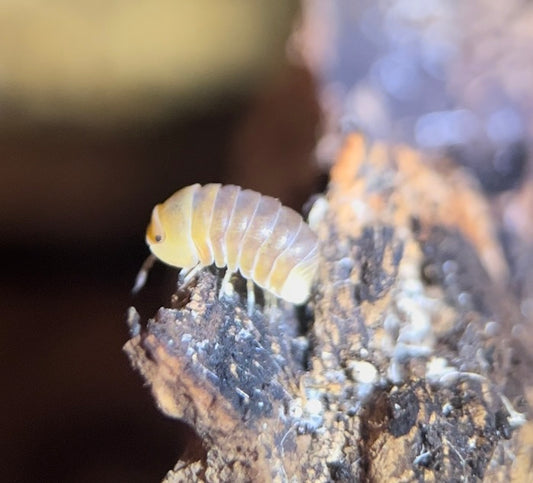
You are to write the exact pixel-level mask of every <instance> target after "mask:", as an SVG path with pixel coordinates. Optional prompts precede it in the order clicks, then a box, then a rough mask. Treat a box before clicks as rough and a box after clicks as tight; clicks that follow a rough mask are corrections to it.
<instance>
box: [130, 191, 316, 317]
mask: <svg viewBox="0 0 533 483" xmlns="http://www.w3.org/2000/svg"><path fill="white" fill-rule="evenodd" d="M146 242H147V244H148V246H149V247H150V250H151V252H152V254H153V255H154V256H155V257H156V258H157V259H159V260H161V261H162V262H164V263H166V264H168V265H172V266H175V267H179V268H181V269H182V270H183V271H184V272H185V273H186V276H185V280H186V281H188V280H190V279H191V278H192V277H193V276H194V275H195V274H196V273H197V272H198V270H200V269H202V268H204V267H207V266H209V265H212V264H215V265H216V266H217V267H219V268H221V267H227V270H226V275H225V277H224V281H223V283H222V287H224V284H227V283H229V280H230V277H231V275H232V274H234V273H235V272H237V271H238V272H240V273H241V275H242V276H243V277H244V278H246V279H247V280H248V295H249V308H250V298H251V297H250V288H251V289H252V291H251V292H252V293H253V283H256V284H257V285H258V286H259V287H261V288H262V289H264V290H266V291H267V292H270V293H272V294H274V295H275V296H277V297H280V298H281V299H283V300H286V301H288V302H291V303H293V304H297V305H299V304H303V303H304V302H305V301H306V300H307V299H308V298H309V296H310V293H311V286H312V283H313V279H314V277H315V274H316V271H317V268H318V258H319V246H318V239H317V237H316V235H315V234H314V233H313V231H311V229H310V228H309V226H308V225H307V224H306V223H305V222H304V221H303V219H302V217H301V216H300V215H299V214H298V213H296V212H295V211H294V210H292V209H290V208H287V207H286V206H283V205H282V204H281V203H280V202H279V201H278V200H277V199H275V198H272V197H270V196H263V195H261V194H260V193H257V192H256V191H252V190H248V189H241V188H240V187H239V186H234V185H226V186H223V185H220V184H207V185H205V186H200V185H199V184H194V185H191V186H187V187H185V188H183V189H181V190H179V191H177V192H176V193H174V194H173V195H172V196H171V197H170V198H168V199H167V200H166V201H165V202H164V203H161V204H159V205H156V206H155V208H154V209H153V211H152V219H151V221H150V224H149V225H148V229H147V230H146ZM147 262H148V263H146V264H145V267H143V269H141V272H140V273H139V276H138V278H137V282H136V286H135V289H138V288H140V287H141V286H142V285H143V284H144V280H145V279H146V273H147V269H148V268H149V265H150V264H151V262H152V260H150V261H147ZM135 289H134V290H135ZM251 300H252V303H253V299H251Z"/></svg>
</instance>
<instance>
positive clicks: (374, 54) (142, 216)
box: [0, 0, 533, 482]
mask: <svg viewBox="0 0 533 483" xmlns="http://www.w3.org/2000/svg"><path fill="white" fill-rule="evenodd" d="M532 85H533V4H531V2H527V1H526V0H509V1H507V2H499V1H497V0H472V1H470V2H460V1H457V0H351V1H350V0H335V1H331V2H323V1H320V0H305V1H303V2H300V1H296V0H271V1H269V2H258V1H250V0H232V1H228V2H218V1H216V0H197V1H195V2H173V1H170V0H151V1H140V2H134V3H132V2H128V1H125V0H115V1H113V2H95V1H94V0H71V1H69V2H66V1H62V0H49V1H47V2H43V1H38V0H37V1H32V2H21V1H19V0H3V1H2V2H0V206H1V209H0V222H1V223H0V237H1V240H2V242H3V243H2V245H3V247H4V257H3V260H2V267H3V270H2V278H1V280H2V282H1V292H0V317H1V321H0V347H1V356H2V357H1V362H0V367H1V368H2V377H3V381H4V390H3V396H2V398H1V399H0V401H1V402H0V404H1V406H0V410H1V415H2V416H1V418H2V419H1V423H0V430H1V434H0V442H1V443H0V444H1V445H2V447H1V451H0V454H1V456H0V464H1V467H2V474H3V475H5V481H24V482H26V481H76V482H80V481H81V482H84V481H87V482H89V481H114V482H116V481H130V482H134V481H139V482H143V481H159V480H160V479H161V478H162V477H163V476H164V474H165V472H166V471H167V470H168V469H170V468H171V467H172V466H173V464H174V463H175V461H176V460H177V458H178V457H179V454H180V451H181V450H182V448H183V445H184V442H185V441H186V440H187V437H188V436H189V433H188V431H187V429H186V428H184V427H182V426H180V424H179V423H178V422H176V421H173V420H170V419H167V418H165V417H164V416H163V415H162V414H160V413H159V412H158V410H157V409H156V408H155V406H154V404H153V401H152V399H151V397H150V395H149V391H148V388H145V387H143V386H142V381H141V378H140V377H139V376H138V375H137V374H135V373H134V372H133V370H132V369H131V368H130V367H129V366H128V362H127V360H126V357H125V356H124V355H123V353H122V352H121V347H122V345H123V344H124V343H125V341H126V340H127V339H128V331H127V327H126V324H125V314H126V310H127V307H128V306H130V305H132V304H134V305H135V306H136V307H137V308H138V309H139V311H140V312H141V316H142V317H143V318H144V319H146V318H147V317H149V316H151V315H152V314H153V313H154V312H155V310H156V309H157V308H158V307H159V306H160V305H162V304H163V303H165V302H166V301H167V300H168V297H169V295H170V293H171V290H172V280H173V279H175V276H176V274H175V272H173V271H172V270H169V269H165V268H164V267H162V266H156V268H155V269H154V270H153V272H152V273H151V276H150V278H149V282H148V285H147V287H146V288H145V289H144V290H143V291H142V292H141V294H140V295H139V296H138V297H135V298H133V297H131V295H130V289H131V286H132V284H133V280H134V278H135V275H136V273H137V271H138V269H139V267H140V265H141V263H142V262H143V260H144V258H145V257H146V255H147V254H148V250H147V248H146V247H145V244H144V230H145V227H146V224H147V222H148V218H149V216H150V212H151V209H152V207H153V205H154V204H155V203H157V202H159V201H162V200H164V199H166V198H167V197H168V196H169V195H170V194H172V193H173V192H174V191H175V190H177V189H178V188H180V187H182V186H185V185H188V184H191V183H195V182H199V183H206V182H223V183H234V184H238V185H242V186H244V187H248V188H253V189H256V190H259V191H261V192H262V193H264V194H269V195H272V196H276V197H278V198H280V199H281V200H282V201H283V202H284V203H285V204H288V205H290V206H292V207H294V208H295V209H297V210H301V207H302V205H303V204H304V203H305V201H306V200H307V199H308V198H309V197H310V196H311V195H312V194H313V193H316V192H319V191H320V190H322V189H323V188H324V180H325V176H326V174H327V170H328V169H329V166H330V165H331V163H332V161H333V159H334V157H335V154H336V152H337V150H338V148H339V146H340V143H341V140H342V135H343V133H346V132H347V131H352V130H362V131H363V132H364V133H365V134H366V135H367V136H368V138H369V139H375V140H382V141H386V142H404V143H408V144H410V145H412V146H414V147H415V148H417V149H419V150H422V151H424V152H425V153H428V155H430V154H432V153H439V154H442V153H444V154H446V155H448V156H449V157H451V158H452V159H453V160H455V161H456V162H457V163H459V164H461V165H463V166H464V167H465V169H467V170H468V171H470V173H472V175H473V176H474V177H475V179H477V180H478V182H479V186H480V187H481V188H482V189H483V190H484V191H485V193H486V194H487V196H488V197H489V200H490V202H491V207H492V209H493V212H494V216H495V219H496V220H497V221H498V223H499V228H500V234H501V238H502V241H503V242H504V245H505V248H506V250H507V254H508V261H509V265H510V267H511V273H512V284H513V289H514V290H515V293H516V294H517V297H518V299H519V301H520V304H521V309H522V313H523V315H524V318H525V319H526V320H531V319H533V275H532V273H533V271H532V270H531V267H532V265H533V255H532V253H533V250H532V249H531V248H532V245H533V225H532V223H531V219H532V217H533V182H532V179H533V170H532V168H531V159H530V156H529V152H530V149H531V139H532V136H533V132H532V130H533V123H532V116H533V94H532V92H533V91H532V90H531V86H532Z"/></svg>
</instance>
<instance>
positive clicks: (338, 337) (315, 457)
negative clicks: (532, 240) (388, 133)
mask: <svg viewBox="0 0 533 483" xmlns="http://www.w3.org/2000/svg"><path fill="white" fill-rule="evenodd" d="M490 219H491V218H490V213H489V212H488V209H487V207H486V205H485V203H484V201H483V199H482V198H481V197H480V195H479V194H478V193H477V191H476V190H475V188H474V187H472V186H471V185H470V183H469V181H468V180H467V179H466V178H465V176H464V175H463V174H462V173H461V172H459V171H457V170H455V169H453V168H450V167H448V168H442V169H440V170H437V169H435V168H434V167H430V163H429V162H428V161H427V160H425V161H421V160H420V159H419V158H418V157H417V156H416V155H415V154H414V153H412V152H411V151H409V150H406V149H402V148H386V147H383V146H381V145H376V146H373V147H367V146H365V144H364V142H363V140H362V139H361V138H359V137H357V136H353V137H351V138H349V139H348V140H347V144H346V147H345V149H344V150H343V152H342V153H341V155H340V157H339V159H338V161H337V163H336V165H335V166H334V168H333V170H332V172H331V181H330V185H329V188H328V192H327V193H326V195H325V196H324V197H322V198H319V199H317V201H316V202H315V204H314V207H313V209H312V211H311V213H310V224H311V226H312V227H313V228H314V229H315V230H316V232H317V233H318V235H319V238H320V240H321V242H322V260H321V266H320V270H319V275H318V280H317V283H316V288H315V292H314V295H313V297H312V300H311V301H310V302H309V304H308V306H307V307H305V308H304V309H299V310H294V308H293V307H291V306H290V305H288V304H284V303H280V304H279V305H278V307H264V306H263V305H257V306H256V308H255V310H254V313H253V315H252V316H251V317H248V315H247V310H246V306H245V301H246V296H245V294H244V293H243V291H242V290H241V288H239V284H238V283H237V284H236V291H235V293H234V294H233V295H232V296H229V297H227V298H225V299H222V300H219V299H218V298H217V293H218V288H219V284H220V280H221V277H220V274H218V273H215V272H213V271H210V270H204V271H203V272H202V273H201V274H200V276H199V278H198V280H197V283H196V284H195V285H194V286H193V287H192V288H191V289H190V293H189V294H177V295H176V296H175V297H173V300H172V302H171V303H170V304H169V307H168V308H161V309H160V310H159V311H158V313H157V314H156V315H155V317H154V318H153V319H151V320H150V321H149V322H148V324H147V326H146V327H141V323H140V321H139V318H138V315H137V314H136V312H135V310H134V309H131V311H130V319H129V323H130V327H131V328H132V339H131V340H130V341H129V342H128V343H127V344H126V345H125V351H126V353H127V354H128V356H129V358H130V360H131V362H132V365H133V366H134V367H135V368H136V369H137V370H138V371H139V372H140V373H141V374H142V376H143V378H144V379H145V380H146V382H147V383H148V384H149V385H150V387H151V389H152V392H153V395H154V398H155V400H156V402H157V404H158V406H159V407H160V409H161V410H162V411H163V412H164V413H165V414H167V415H169V416H172V417H174V418H178V419H180V420H183V421H185V422H186V423H187V424H189V425H190V426H191V427H192V428H193V429H194V431H195V432H196V434H197V436H198V437H197V439H195V440H193V441H191V443H190V445H189V447H188V449H187V451H186V452H185V453H184V454H183V455H182V456H181V458H180V460H179V461H178V462H177V463H176V466H175V467H174V468H173V469H172V470H171V471H169V473H168V474H167V476H166V478H165V481H168V482H177V481H191V480H198V481H213V482H216V481H316V482H321V481H478V480H482V479H486V480H487V481H508V480H509V479H511V478H514V479H515V480H516V481H525V480H522V479H521V478H525V477H527V474H528V471H529V466H528V465H529V464H530V460H531V452H530V450H531V442H529V443H528V442H527V441H528V437H529V439H531V437H530V435H531V432H530V431H529V426H528V424H524V423H525V416H524V415H523V414H522V413H523V412H526V409H527V408H526V399H525V397H524V388H523V387H522V383H521V381H520V376H521V370H523V369H522V368H521V363H520V353H519V349H515V347H514V345H515V343H514V341H513V340H512V337H511V333H512V329H513V327H514V326H515V325H516V324H519V323H520V319H519V314H518V312H517V311H516V309H515V307H516V302H515V300H514V298H513V296H512V294H511V293H509V292H507V291H506V289H505V288H504V287H505V284H506V280H507V276H508V275H507V265H506V263H505V259H504V257H503V255H502V251H501V248H500V246H499V244H498V241H497V238H496V236H495V232H494V228H493V227H492V225H491V221H490ZM528 431H529V432H528ZM528 435H529V436H528Z"/></svg>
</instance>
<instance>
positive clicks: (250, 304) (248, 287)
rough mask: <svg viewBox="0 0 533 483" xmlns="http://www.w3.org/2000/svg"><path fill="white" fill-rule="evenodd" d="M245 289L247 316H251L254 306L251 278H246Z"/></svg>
mask: <svg viewBox="0 0 533 483" xmlns="http://www.w3.org/2000/svg"><path fill="white" fill-rule="evenodd" d="M246 290H247V292H248V316H250V317H251V316H252V314H253V313H254V308H255V290H254V282H253V280H252V279H250V278H249V279H247V280H246Z"/></svg>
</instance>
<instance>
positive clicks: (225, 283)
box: [218, 268, 233, 299]
mask: <svg viewBox="0 0 533 483" xmlns="http://www.w3.org/2000/svg"><path fill="white" fill-rule="evenodd" d="M232 275H233V272H231V270H230V269H229V268H228V269H226V273H225V274H224V278H223V279H222V283H221V285H220V290H219V292H218V298H219V299H221V298H222V297H223V296H224V294H227V293H230V290H229V286H230V285H231V281H230V280H231V276H232Z"/></svg>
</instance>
